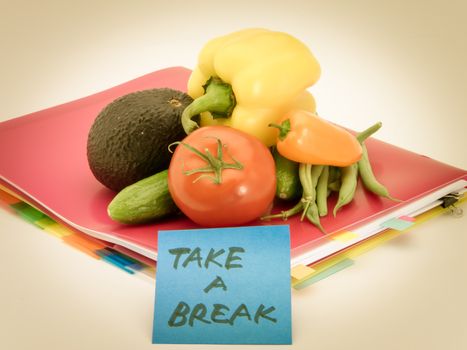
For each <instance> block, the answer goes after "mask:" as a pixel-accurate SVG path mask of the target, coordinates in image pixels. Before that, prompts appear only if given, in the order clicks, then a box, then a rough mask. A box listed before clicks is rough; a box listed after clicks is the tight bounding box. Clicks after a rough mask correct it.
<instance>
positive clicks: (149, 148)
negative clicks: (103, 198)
mask: <svg viewBox="0 0 467 350" xmlns="http://www.w3.org/2000/svg"><path fill="white" fill-rule="evenodd" d="M192 101H193V100H192V98H191V97H190V96H188V95H187V94H185V93H183V92H181V91H177V90H173V89H169V88H161V89H150V90H143V91H138V92H134V93H130V94H128V95H125V96H122V97H120V98H118V99H116V100H115V101H113V102H111V103H110V104H109V105H107V106H106V107H105V108H104V109H103V110H102V111H101V112H100V113H99V115H98V116H97V118H96V119H95V121H94V123H93V125H92V126H91V129H90V131H89V134H88V141H87V157H88V163H89V167H90V168H91V171H92V173H93V174H94V176H95V177H96V179H97V180H99V182H101V183H102V184H103V185H104V186H106V187H108V188H110V189H112V190H114V191H120V190H122V189H123V188H125V187H127V186H129V185H131V184H133V183H135V182H137V181H139V180H141V179H143V178H146V177H148V176H151V175H154V174H156V173H157V172H159V171H161V170H164V169H167V167H168V166H169V163H170V158H171V156H172V154H171V153H170V152H169V150H168V146H169V145H170V144H171V143H172V142H175V141H180V140H182V139H183V138H184V137H185V136H186V134H185V132H184V131H183V127H182V124H181V122H180V120H181V115H182V113H183V110H184V109H185V107H186V106H188V105H189V104H190V103H191V102H192Z"/></svg>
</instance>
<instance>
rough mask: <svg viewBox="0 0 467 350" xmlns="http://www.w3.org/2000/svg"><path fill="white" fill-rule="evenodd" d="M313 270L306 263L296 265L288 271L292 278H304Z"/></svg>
mask: <svg viewBox="0 0 467 350" xmlns="http://www.w3.org/2000/svg"><path fill="white" fill-rule="evenodd" d="M314 272H315V270H314V269H312V268H311V267H309V266H306V265H297V266H294V267H293V268H292V270H291V272H290V274H291V275H292V278H294V279H296V280H301V279H304V278H306V277H308V276H310V275H311V274H312V273H314Z"/></svg>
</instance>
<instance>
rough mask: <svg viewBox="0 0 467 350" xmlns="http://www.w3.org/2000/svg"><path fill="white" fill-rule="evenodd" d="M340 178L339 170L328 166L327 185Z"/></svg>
mask: <svg viewBox="0 0 467 350" xmlns="http://www.w3.org/2000/svg"><path fill="white" fill-rule="evenodd" d="M340 178H341V169H340V168H339V167H336V166H329V180H328V181H329V183H332V182H334V181H336V180H338V179H340Z"/></svg>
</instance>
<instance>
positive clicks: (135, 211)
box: [107, 170, 178, 224]
mask: <svg viewBox="0 0 467 350" xmlns="http://www.w3.org/2000/svg"><path fill="white" fill-rule="evenodd" d="M167 174H168V171H167V170H163V171H161V172H159V173H157V174H155V175H152V176H149V177H147V178H144V179H142V180H139V181H138V182H135V183H134V184H132V185H130V186H127V187H125V188H124V189H123V190H121V191H120V192H119V193H118V194H117V195H116V196H115V197H114V199H113V200H112V201H111V202H110V204H109V206H108V207H107V212H108V214H109V216H110V217H111V218H112V219H113V220H115V221H118V222H121V223H124V224H141V223H146V222H149V221H153V220H156V219H160V218H163V217H165V216H167V215H170V214H173V213H176V212H177V211H178V208H177V206H176V205H175V203H174V201H173V200H172V197H171V196H170V192H169V187H168V182H167Z"/></svg>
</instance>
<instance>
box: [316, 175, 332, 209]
mask: <svg viewBox="0 0 467 350" xmlns="http://www.w3.org/2000/svg"><path fill="white" fill-rule="evenodd" d="M328 179H329V166H325V167H324V168H323V171H322V173H321V176H320V177H319V179H318V184H317V185H316V205H317V206H318V213H319V216H325V215H327V213H328V201H327V199H328Z"/></svg>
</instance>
